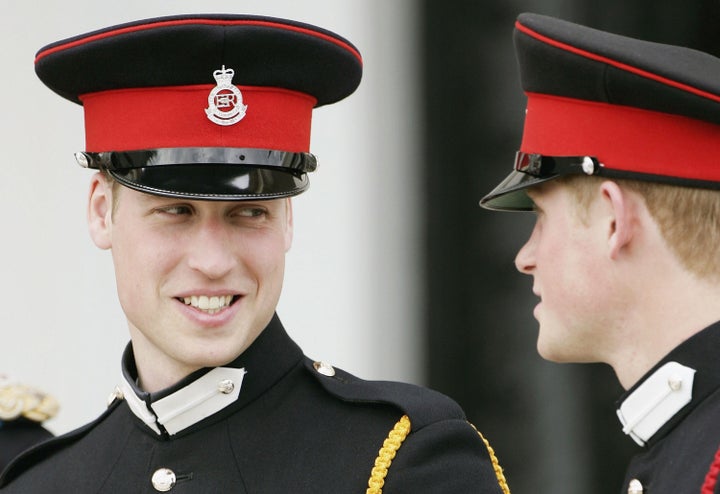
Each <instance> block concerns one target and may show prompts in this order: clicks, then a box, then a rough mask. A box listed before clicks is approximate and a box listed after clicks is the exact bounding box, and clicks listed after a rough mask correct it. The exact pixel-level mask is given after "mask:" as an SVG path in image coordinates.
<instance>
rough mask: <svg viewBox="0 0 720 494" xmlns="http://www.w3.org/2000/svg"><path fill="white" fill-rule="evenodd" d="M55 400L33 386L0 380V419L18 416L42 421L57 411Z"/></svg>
mask: <svg viewBox="0 0 720 494" xmlns="http://www.w3.org/2000/svg"><path fill="white" fill-rule="evenodd" d="M58 408H59V405H58V402H57V400H55V398H53V397H52V396H50V395H47V394H45V393H43V392H41V391H39V390H37V389H35V388H31V387H29V386H24V385H21V384H14V383H13V384H10V383H7V384H5V383H2V382H0V420H5V421H9V420H15V419H17V418H19V417H25V418H26V419H29V420H32V421H35V422H42V421H44V420H47V419H49V418H51V417H53V416H55V414H56V413H57V411H58Z"/></svg>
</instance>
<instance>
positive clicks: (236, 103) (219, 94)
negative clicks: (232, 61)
mask: <svg viewBox="0 0 720 494" xmlns="http://www.w3.org/2000/svg"><path fill="white" fill-rule="evenodd" d="M234 75H235V71H234V70H233V69H226V68H225V66H224V65H223V66H222V69H220V70H216V71H215V72H213V77H214V78H215V81H216V82H217V86H215V87H214V88H213V90H212V91H210V94H209V95H208V107H207V108H206V109H205V114H206V115H207V117H208V119H209V120H210V121H211V122H214V123H216V124H218V125H223V126H227V125H233V124H236V123H238V122H239V121H240V120H242V119H243V118H244V117H245V112H246V111H247V105H243V98H242V93H241V92H240V90H239V89H238V88H237V87H236V86H234V85H233V83H232V78H233V76H234Z"/></svg>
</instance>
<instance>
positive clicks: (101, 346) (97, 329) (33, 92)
mask: <svg viewBox="0 0 720 494" xmlns="http://www.w3.org/2000/svg"><path fill="white" fill-rule="evenodd" d="M193 12H229V13H251V14H261V15H272V16H277V17H287V18H292V19H296V20H300V21H305V22H309V23H312V24H317V25H319V26H322V27H325V28H327V29H330V30H332V31H335V32H337V33H339V34H341V35H343V36H344V37H346V38H348V39H349V40H351V41H352V42H353V43H354V44H355V45H356V46H357V47H358V48H359V49H360V51H361V52H362V54H363V56H364V60H365V72H364V78H363V82H362V84H361V86H360V89H359V90H358V91H357V92H356V93H355V94H354V95H353V96H351V97H350V98H349V99H347V100H345V101H342V102H340V103H339V104H336V105H331V106H328V107H324V108H321V109H319V110H317V111H316V112H315V115H314V125H313V140H312V146H311V147H312V150H313V152H314V153H315V154H317V155H318V156H319V159H320V168H319V170H318V172H317V173H315V174H313V175H312V176H311V188H310V191H308V192H307V193H306V194H304V195H301V196H300V197H298V198H297V199H296V200H295V232H296V233H295V241H294V246H293V248H292V250H291V252H290V254H289V257H288V267H287V279H286V285H285V290H284V293H283V298H282V301H281V304H280V308H279V314H280V316H281V318H282V320H283V322H284V323H285V326H286V327H287V328H288V330H289V331H290V333H291V334H292V335H293V336H294V338H295V339H296V340H297V341H298V342H299V343H300V344H301V346H303V347H304V349H305V351H306V353H307V354H308V355H310V356H313V357H317V358H322V359H324V360H327V361H329V362H332V363H334V364H336V365H338V366H341V367H343V368H345V369H347V370H349V371H351V372H354V373H356V374H359V375H361V376H363V377H367V378H380V379H398V380H407V381H412V382H420V381H421V380H422V376H423V372H422V369H423V348H422V345H421V343H420V342H419V338H418V337H419V334H420V326H419V322H420V321H419V319H418V317H419V316H418V309H419V307H418V306H417V305H418V300H419V297H420V295H421V288H420V281H421V276H420V275H421V273H420V272H419V266H420V262H419V259H418V256H419V254H420V245H419V225H418V224H417V221H418V220H417V219H416V214H415V213H414V211H415V210H416V208H417V205H418V203H419V200H420V198H419V197H418V195H417V194H416V192H415V191H416V190H417V187H416V185H417V184H416V182H417V181H418V180H419V177H418V176H417V171H416V167H417V165H416V163H417V159H416V158H417V156H416V154H417V152H416V149H417V146H416V142H415V137H414V134H415V132H414V129H413V125H415V124H414V122H416V121H417V118H416V113H417V103H418V102H417V97H416V92H415V87H416V79H417V75H416V73H415V68H416V67H415V61H414V53H413V49H414V44H415V41H414V38H413V36H414V2H412V0H393V1H391V2H388V1H384V0H342V1H339V0H304V1H298V0H245V1H238V0H235V1H221V0H194V1H191V0H173V1H161V0H126V1H123V2H102V1H97V0H67V1H64V2H54V1H52V2H51V1H50V0H41V1H39V2H20V1H8V2H3V3H2V5H0V41H1V42H2V47H3V48H2V50H0V67H2V78H0V112H2V113H1V116H0V146H1V149H2V150H3V157H2V160H1V162H0V211H2V214H0V231H1V232H2V240H1V245H0V276H1V278H0V279H1V280H2V283H0V296H1V297H2V300H5V302H4V304H3V305H4V310H2V311H1V312H0V331H1V335H2V338H1V339H0V373H2V372H4V373H7V374H10V375H12V376H13V377H15V378H16V379H18V380H20V381H23V382H26V383H29V384H32V385H35V386H36V387H39V388H42V389H44V390H46V391H47V392H49V393H51V394H53V395H54V396H56V397H57V398H58V400H59V401H60V403H61V407H62V408H61V411H60V414H59V415H58V417H56V418H54V419H52V420H51V421H49V422H48V423H47V426H48V428H50V429H51V430H53V431H54V432H56V433H62V432H65V431H67V430H70V429H72V428H75V427H77V426H79V425H81V424H83V423H84V422H86V421H88V420H91V419H92V418H94V417H95V416H96V415H98V414H99V413H100V412H101V411H102V410H103V409H104V407H105V399H106V397H107V395H108V394H109V393H110V391H111V390H112V389H113V387H114V385H115V383H116V381H117V377H118V375H119V358H120V354H121V351H122V349H123V347H124V345H125V343H126V342H127V339H128V336H127V329H126V325H125V319H124V316H123V314H122V312H121V310H120V308H119V304H118V302H117V298H116V293H115V282H114V276H113V272H112V263H111V259H110V254H109V253H108V252H102V251H99V250H97V249H96V248H95V247H94V245H93V244H92V242H91V241H90V238H89V236H88V234H87V230H86V225H85V198H86V193H87V184H88V178H89V176H90V175H89V174H90V173H91V172H90V171H87V170H83V169H81V168H79V167H78V166H77V165H75V163H74V160H73V157H72V156H73V153H74V152H75V151H78V150H81V149H83V146H84V137H83V127H82V126H83V122H82V109H81V108H80V107H79V106H76V105H73V104H72V103H69V102H67V101H65V100H63V99H61V98H59V97H58V96H56V95H54V94H53V93H52V92H51V91H50V90H49V89H47V88H45V86H43V85H42V84H41V83H40V82H39V81H38V80H37V79H36V77H35V74H34V71H33V58H34V55H35V53H36V51H37V50H38V49H39V48H41V47H42V46H44V45H46V44H48V43H51V42H54V41H56V40H59V39H62V38H65V37H69V36H74V35H76V34H81V33H84V32H87V31H91V30H95V29H98V28H103V27H106V26H110V25H113V24H118V23H122V22H127V21H132V20H136V19H142V18H148V17H156V16H161V15H170V14H181V13H193Z"/></svg>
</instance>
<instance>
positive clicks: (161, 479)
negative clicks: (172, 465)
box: [152, 468, 177, 492]
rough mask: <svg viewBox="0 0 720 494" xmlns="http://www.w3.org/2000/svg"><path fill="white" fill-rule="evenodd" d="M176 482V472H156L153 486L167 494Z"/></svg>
mask: <svg viewBox="0 0 720 494" xmlns="http://www.w3.org/2000/svg"><path fill="white" fill-rule="evenodd" d="M176 480H177V479H176V477H175V472H173V471H172V470H170V469H169V468H160V469H158V470H155V473H154V474H153V475H152V485H153V487H154V488H155V490H156V491H159V492H167V491H169V490H170V489H172V488H173V486H174V485H175V481H176Z"/></svg>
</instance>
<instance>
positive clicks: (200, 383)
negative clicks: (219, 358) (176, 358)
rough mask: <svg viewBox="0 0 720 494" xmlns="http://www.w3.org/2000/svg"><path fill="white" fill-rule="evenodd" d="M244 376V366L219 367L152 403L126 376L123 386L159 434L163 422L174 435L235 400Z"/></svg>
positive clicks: (135, 409)
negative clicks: (144, 398)
mask: <svg viewBox="0 0 720 494" xmlns="http://www.w3.org/2000/svg"><path fill="white" fill-rule="evenodd" d="M244 376H245V369H244V368H242V369H233V368H231V367H216V368H215V369H213V370H211V371H210V372H208V373H207V374H205V375H204V376H202V377H200V378H199V379H196V380H195V381H193V382H191V383H190V384H188V385H187V386H185V387H183V388H180V389H179V390H177V391H175V392H173V393H172V394H169V395H168V396H165V397H164V398H161V399H159V400H157V401H153V402H152V403H151V404H150V406H148V405H147V404H146V402H145V401H144V400H142V399H141V398H140V397H139V396H138V395H137V394H136V393H135V389H134V386H133V385H132V384H131V383H129V382H128V381H127V380H126V379H125V377H124V376H123V378H122V379H121V380H120V386H119V388H120V391H121V392H122V396H123V397H124V398H125V401H127V404H128V406H129V407H130V410H132V412H133V413H134V414H135V416H137V417H138V418H139V419H140V420H142V421H143V422H144V423H145V425H147V426H148V427H149V428H150V429H152V430H153V431H155V433H156V434H158V435H160V434H161V429H160V427H158V424H160V425H162V426H163V428H164V429H165V430H166V431H167V433H168V434H170V435H171V436H172V435H174V434H177V433H178V432H180V431H182V430H183V429H186V428H187V427H190V426H191V425H194V424H196V423H198V422H200V421H201V420H202V419H204V418H206V417H209V416H210V415H213V414H214V413H216V412H219V411H220V410H222V409H223V408H225V407H226V406H228V405H230V404H232V403H233V402H235V400H237V398H238V396H239V395H240V388H241V386H242V381H243V377H244Z"/></svg>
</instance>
